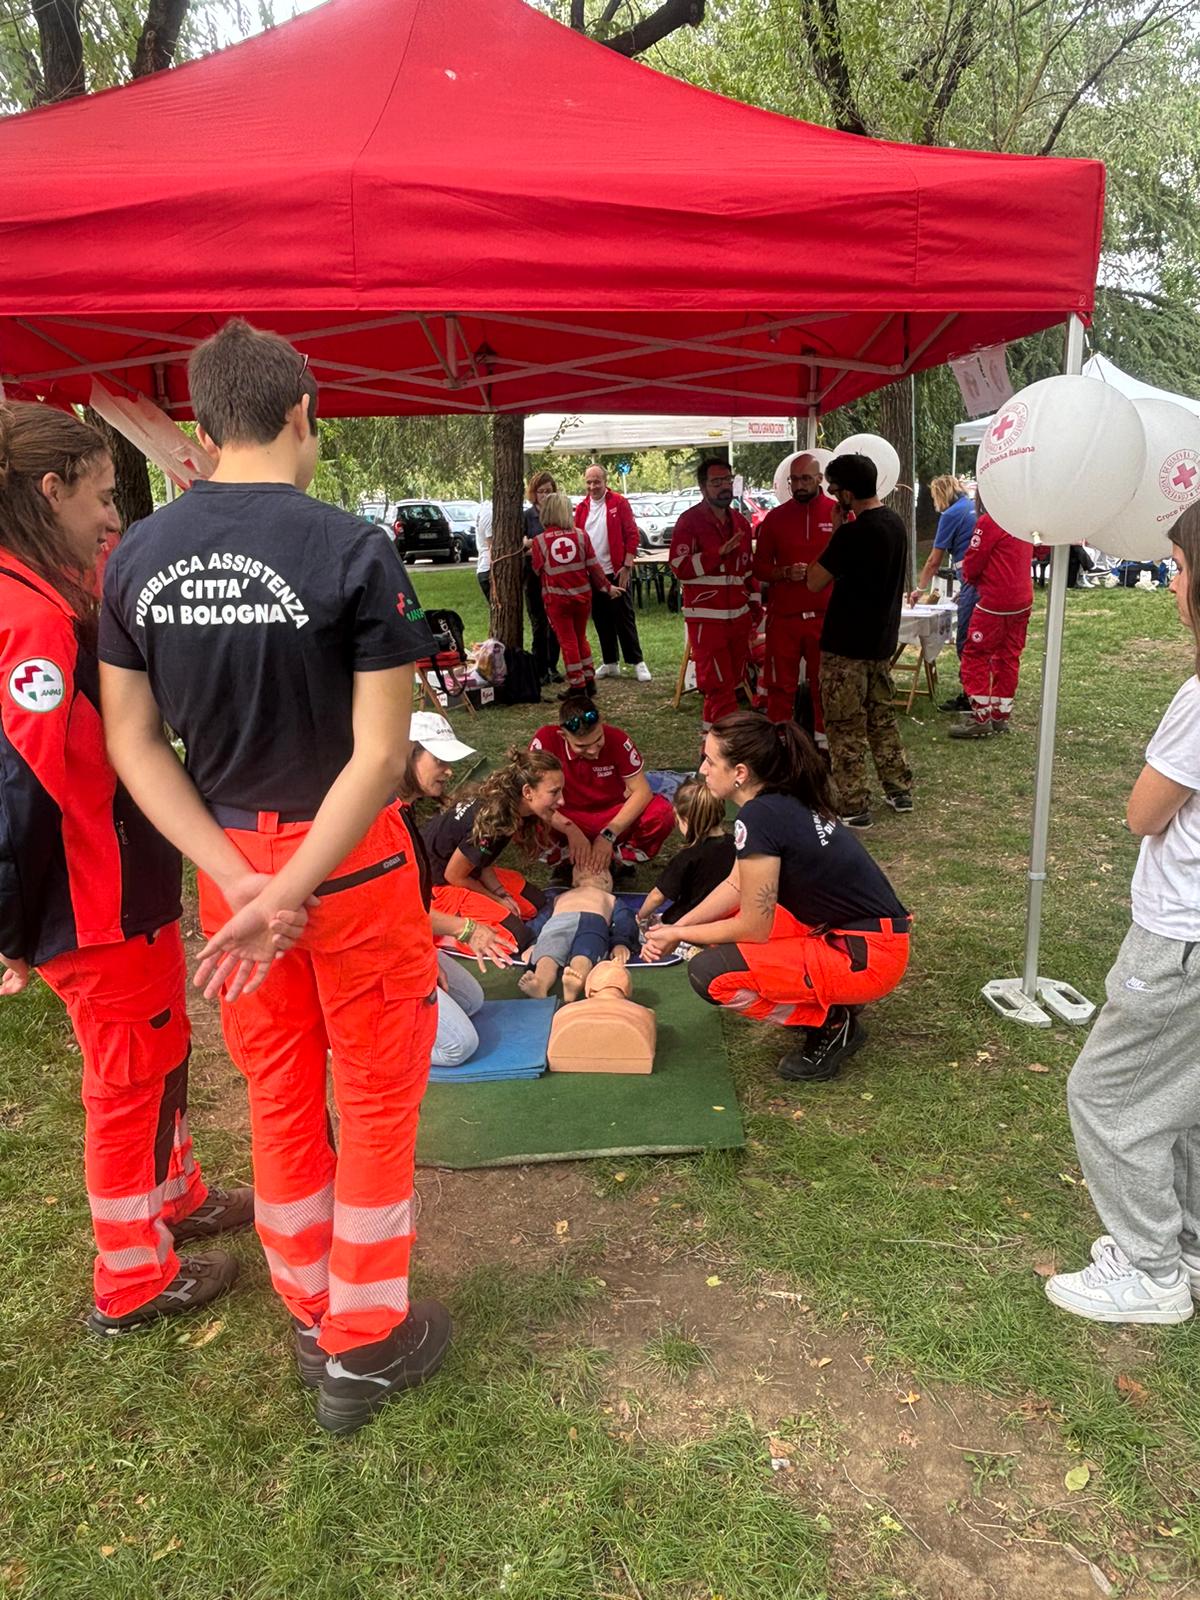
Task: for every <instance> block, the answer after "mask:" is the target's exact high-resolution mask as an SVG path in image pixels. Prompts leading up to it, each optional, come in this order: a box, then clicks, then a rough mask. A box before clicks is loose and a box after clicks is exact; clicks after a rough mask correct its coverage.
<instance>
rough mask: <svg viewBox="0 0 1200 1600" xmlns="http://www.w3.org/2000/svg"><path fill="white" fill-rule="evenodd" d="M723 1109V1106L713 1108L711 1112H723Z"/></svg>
mask: <svg viewBox="0 0 1200 1600" xmlns="http://www.w3.org/2000/svg"><path fill="white" fill-rule="evenodd" d="M724 1109H725V1107H724V1106H714V1107H713V1110H714V1111H724Z"/></svg>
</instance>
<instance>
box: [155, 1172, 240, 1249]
mask: <svg viewBox="0 0 1200 1600" xmlns="http://www.w3.org/2000/svg"><path fill="white" fill-rule="evenodd" d="M253 1221H254V1190H253V1189H252V1188H251V1187H250V1185H249V1184H245V1185H244V1186H243V1187H242V1188H240V1189H210V1190H209V1191H208V1199H207V1200H205V1202H204V1204H203V1205H201V1206H197V1207H196V1209H195V1211H193V1212H192V1213H191V1215H190V1216H186V1217H184V1218H182V1220H181V1221H179V1222H175V1223H168V1224H167V1226H168V1227H169V1228H170V1230H171V1234H172V1236H173V1237H174V1240H175V1243H176V1244H187V1243H188V1241H189V1240H191V1239H213V1238H215V1237H216V1235H217V1234H219V1233H240V1232H241V1230H242V1229H243V1228H248V1227H249V1226H250V1224H251V1223H252V1222H253Z"/></svg>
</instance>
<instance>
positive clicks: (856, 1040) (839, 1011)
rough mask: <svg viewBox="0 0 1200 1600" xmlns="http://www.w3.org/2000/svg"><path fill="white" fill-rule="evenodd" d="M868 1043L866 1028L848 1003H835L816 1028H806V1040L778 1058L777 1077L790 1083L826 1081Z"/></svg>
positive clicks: (836, 1073)
mask: <svg viewBox="0 0 1200 1600" xmlns="http://www.w3.org/2000/svg"><path fill="white" fill-rule="evenodd" d="M866 1042H867V1030H866V1029H865V1028H864V1027H863V1025H862V1023H861V1022H859V1020H858V1016H857V1014H856V1012H854V1011H852V1010H851V1009H850V1007H849V1006H834V1007H833V1009H832V1010H831V1011H830V1013H829V1015H828V1016H827V1017H826V1019H825V1021H824V1022H823V1023H822V1025H821V1026H820V1027H819V1028H809V1029H808V1038H807V1040H806V1042H805V1043H804V1044H803V1045H801V1046H800V1047H799V1048H798V1049H795V1050H789V1051H788V1052H787V1054H786V1055H785V1056H783V1057H781V1058H780V1062H779V1076H780V1077H781V1078H786V1079H787V1081H788V1082H789V1083H826V1082H828V1080H829V1079H830V1078H836V1077H837V1075H838V1072H839V1071H840V1070H841V1066H842V1062H843V1061H848V1060H849V1059H850V1057H851V1056H852V1055H853V1054H854V1052H855V1051H856V1050H861V1049H862V1047H863V1045H864V1044H866Z"/></svg>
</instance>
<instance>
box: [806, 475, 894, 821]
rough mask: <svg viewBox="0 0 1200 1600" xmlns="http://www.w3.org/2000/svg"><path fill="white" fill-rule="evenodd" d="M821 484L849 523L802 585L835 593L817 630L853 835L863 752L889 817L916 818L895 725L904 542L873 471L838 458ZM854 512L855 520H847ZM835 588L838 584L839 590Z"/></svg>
mask: <svg viewBox="0 0 1200 1600" xmlns="http://www.w3.org/2000/svg"><path fill="white" fill-rule="evenodd" d="M825 479H826V482H827V483H828V484H829V488H830V491H831V493H832V494H833V496H834V499H835V500H836V501H837V503H838V506H839V508H840V510H841V513H842V516H843V521H842V523H841V526H840V527H838V528H835V530H834V534H833V538H832V539H830V541H829V543H828V544H827V545H826V547H825V551H824V553H823V555H822V556H821V559H820V560H819V561H813V562H810V563H809V568H808V574H807V577H806V579H805V581H806V582H807V584H808V587H809V588H810V589H811V590H812V591H813V593H814V594H817V593H820V591H821V590H822V589H824V588H825V587H826V586H827V585H828V584H830V583H832V584H833V594H832V596H831V598H830V601H829V609H828V611H826V613H825V622H824V625H823V627H822V629H821V706H822V710H823V712H824V716H825V733H826V737H827V738H828V740H829V759H830V763H831V765H832V767H833V781H834V786H835V787H836V789H837V801H838V809H839V811H840V813H841V818H842V821H843V822H844V823H846V825H847V826H848V827H851V828H869V827H870V826H871V810H870V790H869V788H868V778H867V748H868V746H870V751H871V756H872V759H873V760H874V762H875V770H876V771H877V772H878V774H879V781H880V782H881V783H882V784H883V791H884V798H885V799H886V801H887V803H888V805H890V806H891V808H892V809H893V811H911V810H912V772H911V771H910V769H909V765H908V761H907V759H906V757H905V754H904V746H903V745H902V744H901V742H900V732H899V729H898V728H897V726H896V708H895V706H894V705H893V704H892V701H893V699H894V698H895V690H894V689H893V687H892V675H891V662H892V657H893V656H894V655H895V653H896V644H897V639H898V636H899V631H900V607H901V604H902V602H903V598H904V579H905V563H906V560H907V553H908V534H907V532H906V531H905V527H904V524H903V523H902V522H901V520H900V518H899V517H898V516H897V515H896V513H895V512H894V511H889V510H888V508H887V507H886V506H884V505H881V504H880V502H879V498H878V496H877V495H876V493H875V490H876V486H877V482H878V479H877V475H876V470H875V463H874V462H873V461H871V460H869V459H868V458H867V457H866V456H858V455H850V456H836V457H835V458H834V460H832V461H831V462H830V463H829V465H828V467H826V469H825ZM851 511H853V513H854V521H853V522H848V521H846V520H844V519H845V517H846V515H847V513H849V512H851ZM835 580H836V581H835Z"/></svg>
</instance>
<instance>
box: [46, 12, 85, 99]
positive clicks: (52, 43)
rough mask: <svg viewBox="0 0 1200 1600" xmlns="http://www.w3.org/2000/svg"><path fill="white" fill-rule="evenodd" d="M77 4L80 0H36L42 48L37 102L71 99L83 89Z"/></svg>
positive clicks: (81, 45) (81, 50)
mask: <svg viewBox="0 0 1200 1600" xmlns="http://www.w3.org/2000/svg"><path fill="white" fill-rule="evenodd" d="M79 7H80V0H35V3H34V8H33V14H34V16H35V17H36V19H37V28H38V39H39V41H40V43H41V48H42V82H41V90H40V93H39V94H38V97H37V100H36V101H35V104H37V105H43V104H45V103H46V102H48V101H53V100H70V99H73V98H74V96H75V95H77V94H82V93H83V89H84V78H83V35H82V34H81V33H80V31H79Z"/></svg>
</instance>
